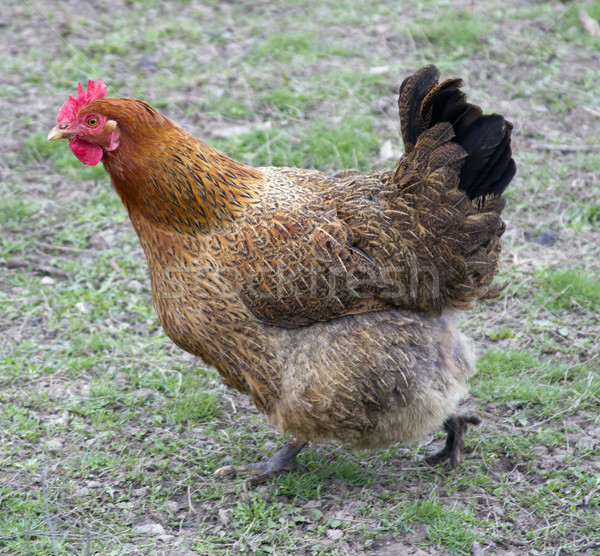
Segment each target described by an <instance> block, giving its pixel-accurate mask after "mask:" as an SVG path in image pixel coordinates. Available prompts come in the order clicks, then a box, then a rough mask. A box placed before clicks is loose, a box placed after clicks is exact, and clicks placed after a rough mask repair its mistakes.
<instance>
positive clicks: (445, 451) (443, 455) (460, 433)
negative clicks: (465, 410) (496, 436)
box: [425, 415, 481, 468]
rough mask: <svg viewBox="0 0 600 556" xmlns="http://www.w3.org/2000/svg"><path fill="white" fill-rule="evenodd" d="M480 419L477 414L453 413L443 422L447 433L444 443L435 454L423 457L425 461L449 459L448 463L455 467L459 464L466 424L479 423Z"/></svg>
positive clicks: (430, 463) (439, 461)
mask: <svg viewBox="0 0 600 556" xmlns="http://www.w3.org/2000/svg"><path fill="white" fill-rule="evenodd" d="M480 423H481V419H480V418H479V417H478V416H477V415H454V416H452V417H448V419H446V421H445V422H444V430H445V431H446V432H447V433H448V436H447V437H446V445H445V446H444V447H443V448H442V449H441V450H440V451H439V452H436V453H435V454H433V455H431V456H428V457H426V458H425V463H427V464H429V465H436V464H438V463H441V462H442V461H444V460H446V459H449V460H450V465H451V466H452V467H453V468H456V467H457V466H458V465H459V464H460V460H461V454H462V451H463V450H464V447H465V439H464V435H465V432H466V431H467V427H468V425H479V424H480Z"/></svg>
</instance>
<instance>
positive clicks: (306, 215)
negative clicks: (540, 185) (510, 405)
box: [48, 66, 515, 485]
mask: <svg viewBox="0 0 600 556" xmlns="http://www.w3.org/2000/svg"><path fill="white" fill-rule="evenodd" d="M438 80H439V72H438V70H437V69H436V68H435V67H434V66H427V67H424V68H422V69H420V70H419V71H417V72H416V73H415V74H414V75H412V76H410V77H408V78H407V79H406V80H405V81H404V82H403V83H402V85H401V87H400V94H399V100H398V105H399V113H400V121H401V130H402V137H403V140H404V145H405V152H404V154H403V156H402V157H401V158H400V160H399V161H398V163H397V164H396V167H395V169H394V170H382V171H377V172H374V173H361V172H359V171H357V170H348V171H343V172H340V173H338V174H336V175H334V176H329V175H326V174H323V173H321V172H319V171H316V170H302V169H297V168H274V167H263V168H253V167H250V166H247V165H245V164H242V163H241V162H237V161H235V160H233V159H231V158H229V157H227V156H226V155H224V154H223V153H221V152H219V151H217V150H215V149H214V148H212V147H210V146H208V145H206V144H205V143H203V142H201V141H199V140H198V139H195V138H194V137H192V136H191V135H190V134H188V133H187V132H185V131H184V130H183V129H182V128H180V127H179V126H178V125H177V124H175V123H174V122H172V121H171V120H169V119H168V118H166V117H165V116H163V115H162V114H160V113H159V112H158V111H156V110H155V109H153V108H152V107H151V106H149V105H148V104H146V103H145V102H142V101H138V100H131V99H124V98H111V97H107V96H106V92H107V89H106V85H105V84H104V83H103V82H102V81H101V80H100V79H98V80H97V81H96V82H94V81H92V80H90V81H89V82H88V86H87V90H84V88H83V87H82V85H81V83H80V84H79V88H78V94H77V97H73V96H71V97H69V99H68V100H67V101H66V102H65V104H64V105H63V106H62V108H61V109H60V111H59V114H58V120H57V123H58V125H57V126H56V127H55V128H54V129H53V130H52V131H51V132H50V134H49V136H48V139H49V140H54V139H59V138H68V139H69V141H70V148H71V150H72V151H73V153H74V154H75V156H76V157H77V158H79V160H81V162H83V163H84V164H90V165H94V164H97V163H99V162H100V161H102V162H103V164H104V167H105V169H106V171H107V172H108V173H109V175H110V178H111V180H112V184H113V186H114V188H115V190H116V191H117V193H118V194H119V196H120V197H121V200H122V201H123V204H124V205H125V207H126V209H127V211H128V213H129V216H130V218H131V222H132V224H133V227H134V229H135V231H136V232H137V235H138V237H139V239H140V242H141V244H142V246H143V249H144V252H145V255H146V258H147V262H148V268H149V270H150V280H151V283H152V294H153V302H154V306H155V308H156V312H157V314H158V317H159V319H160V322H161V324H162V326H163V328H164V330H165V332H166V333H167V335H168V336H169V337H170V338H171V339H172V341H173V342H175V343H176V344H177V345H178V346H180V347H181V348H182V349H184V350H186V351H188V352H190V353H193V354H195V355H197V356H198V357H200V358H201V359H202V360H203V361H205V362H206V363H207V364H209V365H212V366H213V367H215V368H216V370H217V371H218V372H219V374H220V376H221V378H222V381H223V383H224V384H225V385H227V386H229V387H232V388H235V389H237V390H239V391H240V392H243V393H245V394H248V395H249V396H250V397H251V398H252V400H253V402H254V404H255V405H256V407H257V408H258V409H259V411H261V412H262V413H264V414H265V415H266V417H267V419H268V421H269V423H270V424H271V425H273V426H274V427H276V428H277V429H278V430H279V431H280V432H281V433H282V434H285V435H289V436H290V437H291V440H290V441H289V442H288V443H287V444H285V445H284V446H283V447H282V448H281V449H280V450H279V451H278V452H277V453H276V454H275V455H274V456H272V457H271V458H270V459H267V460H265V461H263V462H259V463H256V464H253V465H250V466H245V467H243V468H240V467H232V466H228V467H225V468H222V469H221V470H219V472H220V473H221V474H227V473H236V472H241V471H247V472H249V473H250V474H251V477H250V479H248V482H247V485H252V484H256V483H258V482H261V481H264V480H266V479H267V478H268V477H270V476H271V475H273V474H275V473H278V472H280V471H283V470H290V469H294V468H295V467H296V455H297V454H298V452H299V451H300V450H301V449H302V447H303V446H304V445H305V444H306V443H307V442H312V443H317V444H319V443H327V442H330V441H337V442H339V443H341V444H342V445H344V446H345V447H348V448H356V449H375V448H379V447H384V446H388V445H389V444H390V443H395V442H402V443H409V442H413V441H416V440H419V439H422V438H423V437H424V436H425V435H427V434H430V433H431V432H433V431H435V430H436V429H438V428H439V427H440V426H442V425H443V426H444V428H445V429H446V431H447V432H448V437H447V441H446V445H445V447H444V448H443V449H442V450H441V451H440V452H438V453H437V454H434V455H433V456H432V457H431V458H429V459H428V461H429V462H432V463H433V462H438V461H442V460H445V459H446V458H449V459H450V462H451V464H452V465H456V464H458V462H459V461H460V455H461V450H462V448H463V442H464V441H463V433H464V431H465V429H466V427H467V424H469V423H473V424H477V423H479V419H478V417H476V416H468V415H467V416H462V415H458V414H457V413H456V411H457V407H458V404H459V402H460V401H461V399H462V398H463V397H464V396H465V394H466V392H467V382H468V379H469V377H470V376H472V375H473V373H474V372H475V368H474V365H473V359H472V348H471V346H470V344H469V342H468V341H467V340H466V339H465V338H464V337H463V335H462V334H461V332H459V330H458V328H457V321H458V316H457V315H458V312H459V311H460V310H463V309H468V308H470V307H472V306H473V304H474V303H475V302H476V301H477V300H479V299H482V298H484V297H491V296H493V295H497V293H498V288H496V287H495V286H493V285H492V279H493V277H494V275H495V274H496V273H497V272H498V260H499V253H500V248H501V241H500V237H501V235H502V233H503V231H504V224H503V222H502V219H501V217H500V213H501V211H502V209H503V207H504V200H503V198H502V196H501V194H502V193H503V191H504V190H505V188H506V187H507V185H508V184H509V182H510V181H511V179H512V178H513V176H514V174H515V163H514V161H513V159H512V154H511V148H510V135H511V129H512V125H511V124H510V123H509V122H507V121H506V120H505V119H504V118H503V117H502V116H500V115H497V114H492V115H486V116H483V115H482V111H481V109H480V108H479V107H478V106H476V105H473V104H470V103H468V102H467V100H466V96H465V95H464V93H463V92H462V91H461V90H460V87H461V86H462V82H461V80H460V79H448V80H446V81H443V82H442V83H439V82H438Z"/></svg>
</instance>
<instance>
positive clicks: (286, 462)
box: [215, 438, 307, 490]
mask: <svg viewBox="0 0 600 556" xmlns="http://www.w3.org/2000/svg"><path fill="white" fill-rule="evenodd" d="M306 444H307V442H305V441H304V440H298V439H296V438H292V440H290V441H289V442H287V443H286V444H284V445H283V446H282V447H281V448H280V449H279V450H278V451H277V452H275V454H273V455H272V456H271V457H270V458H268V459H266V460H263V461H258V462H256V463H250V464H248V465H226V466H225V467H221V468H219V469H217V470H216V471H215V475H219V476H228V475H233V476H235V475H238V474H240V473H250V474H251V475H252V476H251V477H249V478H248V479H246V480H245V481H244V489H246V490H248V488H251V487H253V486H256V485H258V484H260V483H264V482H265V481H266V480H267V479H270V478H271V477H273V476H274V475H277V474H279V473H281V472H282V471H295V470H297V469H300V468H301V465H300V464H299V463H298V462H297V461H296V456H297V455H298V453H299V452H300V450H302V448H304V446H306Z"/></svg>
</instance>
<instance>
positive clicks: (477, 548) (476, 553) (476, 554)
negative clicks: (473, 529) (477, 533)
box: [471, 541, 483, 556]
mask: <svg viewBox="0 0 600 556" xmlns="http://www.w3.org/2000/svg"><path fill="white" fill-rule="evenodd" d="M471 554H472V555H473V556H481V555H482V554H483V549H482V548H481V545H480V544H479V543H478V542H477V541H473V544H472V545H471Z"/></svg>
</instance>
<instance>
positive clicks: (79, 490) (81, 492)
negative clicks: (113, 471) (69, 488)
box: [73, 486, 90, 496]
mask: <svg viewBox="0 0 600 556" xmlns="http://www.w3.org/2000/svg"><path fill="white" fill-rule="evenodd" d="M89 491H90V489H89V488H88V487H82V486H76V487H75V488H74V489H73V495H74V496H86V495H87V493H88V492H89Z"/></svg>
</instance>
